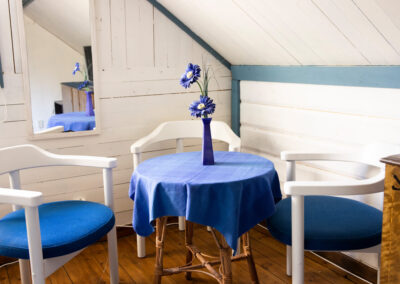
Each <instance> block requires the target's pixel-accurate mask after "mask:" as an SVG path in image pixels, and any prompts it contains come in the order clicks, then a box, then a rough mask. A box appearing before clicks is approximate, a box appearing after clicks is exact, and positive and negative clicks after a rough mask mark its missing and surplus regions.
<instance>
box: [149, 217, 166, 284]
mask: <svg viewBox="0 0 400 284" xmlns="http://www.w3.org/2000/svg"><path fill="white" fill-rule="evenodd" d="M167 219H168V217H161V218H157V220H156V264H155V268H154V280H153V283H154V284H160V283H161V277H162V275H163V254H164V237H165V228H166V225H167Z"/></svg>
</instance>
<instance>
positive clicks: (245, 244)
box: [242, 232, 259, 284]
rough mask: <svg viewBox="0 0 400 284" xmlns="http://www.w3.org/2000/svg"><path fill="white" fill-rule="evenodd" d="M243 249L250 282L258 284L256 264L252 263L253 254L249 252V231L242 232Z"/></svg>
mask: <svg viewBox="0 0 400 284" xmlns="http://www.w3.org/2000/svg"><path fill="white" fill-rule="evenodd" d="M242 239H243V251H244V254H245V255H246V256H247V258H246V259H247V265H248V267H249V273H250V278H251V283H254V284H258V283H259V281H258V276H257V270H256V266H255V264H254V259H253V255H252V253H251V245H250V234H249V232H247V233H245V234H243V237H242Z"/></svg>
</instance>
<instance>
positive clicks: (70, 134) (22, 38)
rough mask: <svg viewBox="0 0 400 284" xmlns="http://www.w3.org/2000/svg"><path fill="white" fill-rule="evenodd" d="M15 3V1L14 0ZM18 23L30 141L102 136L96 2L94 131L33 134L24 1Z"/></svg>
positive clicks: (92, 17) (93, 24)
mask: <svg viewBox="0 0 400 284" xmlns="http://www.w3.org/2000/svg"><path fill="white" fill-rule="evenodd" d="M13 1H14V0H13ZM16 2H17V5H16V9H17V11H16V12H17V13H16V14H17V23H18V34H19V41H20V52H21V64H22V78H23V90H24V97H25V106H26V111H27V131H28V139H30V140H42V139H52V138H68V137H76V136H88V135H98V134H100V130H101V127H100V118H99V115H100V113H101V112H100V99H99V98H100V88H99V84H98V78H99V76H98V68H97V66H98V65H97V64H98V63H97V62H98V57H97V34H96V15H95V0H89V19H90V32H91V43H92V64H93V88H94V91H95V96H94V99H95V106H96V116H95V119H96V127H95V129H93V130H88V131H76V132H63V133H45V134H35V133H34V132H33V121H32V104H31V90H30V81H29V65H28V64H29V62H28V54H27V47H26V37H25V25H24V10H23V6H22V1H17V0H16Z"/></svg>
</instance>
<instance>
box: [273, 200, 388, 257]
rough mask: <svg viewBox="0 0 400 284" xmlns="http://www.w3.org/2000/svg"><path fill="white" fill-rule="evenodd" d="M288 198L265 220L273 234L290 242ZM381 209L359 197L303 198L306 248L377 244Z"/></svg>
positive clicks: (343, 247) (326, 248)
mask: <svg viewBox="0 0 400 284" xmlns="http://www.w3.org/2000/svg"><path fill="white" fill-rule="evenodd" d="M291 211H292V210H291V198H290V197H289V198H286V199H284V200H282V201H280V202H279V203H278V204H277V207H276V212H275V214H274V215H272V216H271V217H270V218H269V219H268V220H267V226H268V229H269V231H270V233H271V234H272V236H273V237H274V238H276V239H278V240H279V241H281V242H283V243H285V244H287V245H291V244H292V234H291V225H292V222H291ZM381 233H382V212H381V211H380V210H378V209H376V208H374V207H371V206H369V205H367V204H364V203H361V202H359V201H355V200H351V199H347V198H342V197H333V196H306V197H305V198H304V248H305V249H306V250H326V251H342V250H343V251H344V250H357V249H364V248H368V247H372V246H375V245H378V244H380V242H381Z"/></svg>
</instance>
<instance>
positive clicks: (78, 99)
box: [61, 82, 95, 113]
mask: <svg viewBox="0 0 400 284" xmlns="http://www.w3.org/2000/svg"><path fill="white" fill-rule="evenodd" d="M81 84H82V82H64V83H61V93H62V100H63V111H64V113H68V112H80V111H85V109H86V93H85V91H82V90H78V87H79V86H80V85H81ZM92 102H93V108H95V104H94V94H92Z"/></svg>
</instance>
